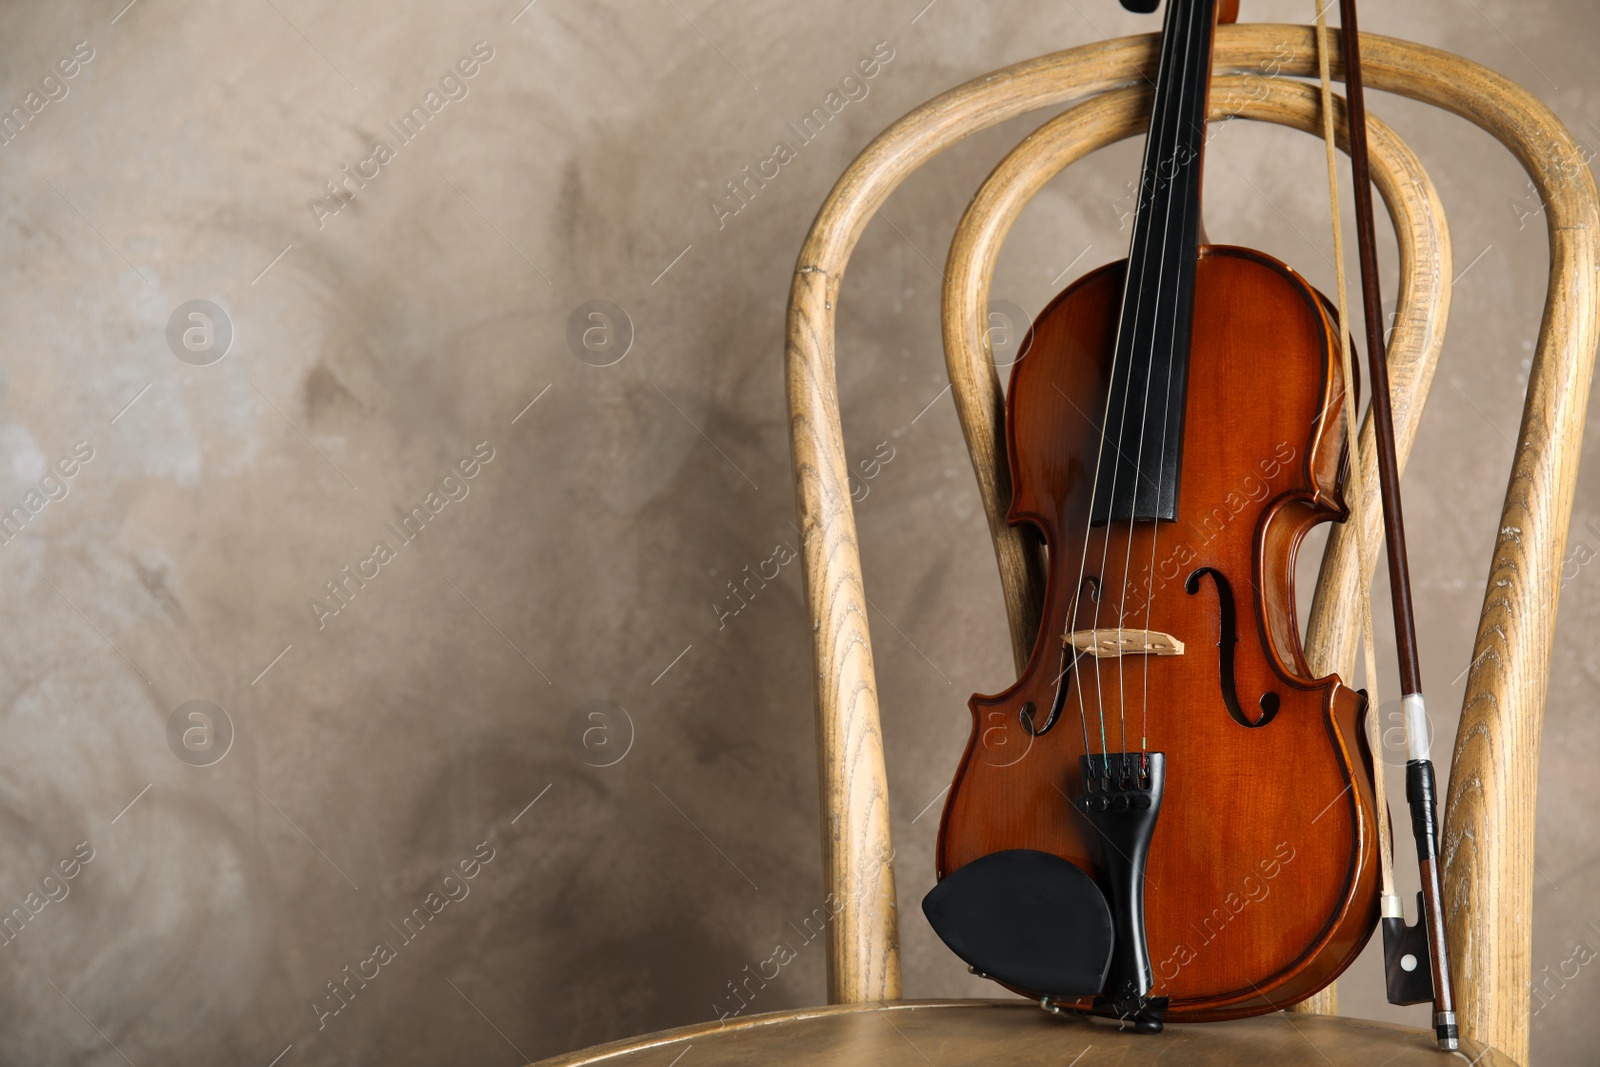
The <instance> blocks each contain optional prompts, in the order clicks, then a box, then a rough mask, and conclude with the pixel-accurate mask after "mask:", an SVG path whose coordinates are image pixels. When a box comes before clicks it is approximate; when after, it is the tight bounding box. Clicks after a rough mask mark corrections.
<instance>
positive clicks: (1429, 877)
mask: <svg viewBox="0 0 1600 1067" xmlns="http://www.w3.org/2000/svg"><path fill="white" fill-rule="evenodd" d="M1317 2H1318V10H1317V22H1318V27H1319V31H1321V32H1320V33H1319V45H1325V43H1326V26H1325V22H1324V18H1323V13H1324V11H1325V6H1324V0H1317ZM1339 21H1340V33H1341V36H1342V39H1343V44H1344V68H1345V79H1344V80H1345V99H1346V104H1347V114H1348V118H1349V127H1350V129H1349V135H1350V173H1351V178H1352V184H1353V185H1354V187H1355V220H1356V245H1357V252H1358V256H1359V259H1360V264H1361V298H1362V299H1361V302H1362V310H1363V312H1364V318H1365V320H1366V335H1367V363H1368V368H1369V371H1368V373H1369V378H1370V380H1371V382H1372V401H1371V414H1372V425H1373V435H1374V441H1375V443H1376V445H1377V460H1378V493H1379V498H1380V500H1381V501H1382V505H1383V519H1384V523H1383V530H1384V544H1385V548H1386V549H1387V555H1388V560H1389V591H1390V596H1391V599H1392V601H1393V607H1394V628H1395V645H1396V649H1397V652H1398V654H1399V661H1400V688H1401V708H1402V711H1403V714H1404V718H1405V735H1406V754H1407V760H1406V801H1407V803H1408V804H1409V806H1410V809H1411V831H1412V835H1413V837H1414V838H1415V840H1416V846H1417V865H1418V867H1419V868H1420V871H1421V876H1422V891H1421V892H1420V893H1418V894H1417V898H1418V918H1417V922H1416V924H1415V925H1412V926H1407V925H1406V922H1405V917H1404V915H1403V913H1402V912H1401V910H1400V909H1399V908H1398V907H1397V906H1395V905H1398V900H1397V899H1395V898H1393V897H1392V896H1386V898H1385V901H1384V909H1383V921H1382V922H1383V957H1384V973H1385V977H1386V982H1387V986H1388V989H1387V992H1388V997H1389V1002H1390V1003H1391V1004H1421V1003H1424V1002H1426V1001H1428V1000H1432V1001H1433V1007H1434V1011H1433V1027H1434V1034H1435V1036H1436V1037H1437V1038H1438V1041H1439V1047H1440V1048H1441V1049H1444V1050H1446V1051H1454V1050H1455V1049H1456V1048H1458V1047H1459V1044H1460V1031H1459V1028H1458V1026H1457V1023H1456V1013H1455V999H1454V995H1453V993H1452V990H1451V986H1450V960H1449V946H1448V943H1447V941H1446V938H1445V927H1444V891H1443V886H1442V883H1441V880H1440V873H1439V847H1438V823H1439V820H1438V797H1437V793H1438V790H1437V786H1436V782H1435V776H1434V771H1433V760H1432V758H1431V755H1430V751H1429V748H1430V742H1431V737H1430V731H1429V728H1428V718H1427V712H1426V708H1425V705H1424V703H1423V698H1422V667H1421V664H1420V662H1419V661H1418V658H1417V632H1416V619H1415V614H1414V611H1413V606H1412V599H1411V574H1410V567H1409V565H1408V563H1407V558H1406V539H1405V520H1404V517H1403V514H1402V512H1401V507H1400V467H1399V462H1398V460H1397V457H1396V452H1395V440H1394V412H1393V409H1392V407H1391V403H1390V399H1391V398H1390V392H1389V363H1388V354H1387V345H1386V343H1385V341H1384V322H1383V297H1382V293H1381V291H1380V289H1379V279H1378V253H1377V239H1376V231H1375V224H1374V221H1373V207H1372V178H1371V173H1370V170H1369V167H1368V162H1367V111H1366V101H1365V99H1364V95H1363V92H1362V81H1361V45H1360V31H1359V29H1358V26H1357V22H1356V5H1355V0H1339ZM1323 51H1324V54H1326V50H1325V48H1324V49H1323ZM1324 70H1326V67H1324ZM1337 225H1338V222H1337V214H1335V226H1336V227H1337ZM1340 273H1341V288H1342V264H1341V272H1340ZM1342 296H1343V294H1342V293H1341V298H1342ZM1340 311H1341V313H1343V311H1344V308H1343V303H1342V299H1341V307H1340ZM1340 329H1341V332H1342V333H1344V334H1345V335H1346V336H1348V329H1347V328H1346V327H1344V326H1343V325H1341V327H1340ZM1353 415H1354V413H1353V412H1352V416H1351V417H1353ZM1350 462H1351V464H1352V467H1355V466H1357V465H1359V463H1360V457H1359V455H1353V456H1352V457H1351V460H1350ZM1365 562H1366V561H1365V559H1363V560H1362V563H1363V578H1364V577H1365V573H1364V571H1365ZM1368 644H1369V648H1370V635H1369V639H1368ZM1369 662H1370V660H1369ZM1368 673H1369V674H1371V673H1372V672H1371V670H1370V669H1369V671H1368ZM1372 683H1373V679H1370V678H1369V679H1368V684H1369V685H1371V684H1372ZM1377 773H1378V774H1379V775H1381V774H1382V773H1383V768H1382V766H1381V765H1380V766H1379V767H1378V768H1377ZM1384 816H1385V817H1386V813H1384ZM1391 902H1392V903H1391ZM1421 954H1426V955H1427V957H1428V960H1429V964H1430V966H1429V967H1428V969H1427V970H1422V969H1420V968H1419V967H1418V963H1419V962H1420V961H1419V958H1418V957H1419V955H1421Z"/></svg>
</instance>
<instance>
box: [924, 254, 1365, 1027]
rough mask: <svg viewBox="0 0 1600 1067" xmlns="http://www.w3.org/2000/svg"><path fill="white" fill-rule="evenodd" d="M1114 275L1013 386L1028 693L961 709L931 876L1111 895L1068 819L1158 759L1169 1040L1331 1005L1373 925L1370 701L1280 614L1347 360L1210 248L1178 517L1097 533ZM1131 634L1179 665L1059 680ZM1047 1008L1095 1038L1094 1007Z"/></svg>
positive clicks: (1013, 516) (1068, 307)
mask: <svg viewBox="0 0 1600 1067" xmlns="http://www.w3.org/2000/svg"><path fill="white" fill-rule="evenodd" d="M1126 269H1127V261H1121V262H1117V263H1112V264H1109V265H1107V266H1105V267H1102V268H1100V269H1098V270H1096V271H1094V272H1092V273H1090V274H1089V275H1087V276H1086V277H1084V278H1083V279H1081V280H1080V281H1078V282H1077V283H1075V284H1074V285H1073V286H1072V287H1070V288H1069V289H1067V290H1066V291H1065V292H1063V293H1062V294H1061V295H1060V296H1058V297H1057V298H1056V299H1055V300H1054V301H1053V302H1052V303H1051V304H1050V305H1049V306H1048V307H1047V308H1046V309H1045V310H1044V311H1043V312H1042V313H1041V314H1040V316H1039V318H1038V320H1037V322H1036V323H1035V324H1034V327H1033V332H1032V339H1031V341H1030V342H1029V343H1028V345H1027V346H1026V347H1025V348H1024V351H1025V352H1026V355H1025V356H1024V357H1023V358H1022V359H1021V360H1020V361H1019V362H1018V363H1017V364H1016V365H1015V367H1014V368H1013V371H1012V378H1011V386H1010V389H1009V392H1008V394H1007V397H1006V405H1007V435H1008V436H1007V445H1008V448H1009V454H1010V462H1011V471H1012V479H1013V497H1012V502H1011V506H1010V514H1009V520H1010V522H1011V523H1012V524H1013V525H1016V524H1028V525H1031V526H1032V527H1034V528H1035V529H1036V530H1037V532H1038V534H1039V536H1040V537H1041V538H1042V539H1043V541H1044V543H1045V545H1046V546H1047V549H1048V557H1049V562H1048V585H1047V592H1046V596H1045V603H1044V611H1043V617H1042V619H1041V624H1040V628H1039V638H1038V642H1037V644H1036V646H1035V648H1034V650H1033V654H1032V657H1031V659H1030V661H1029V663H1028V665H1027V669H1026V670H1025V672H1024V673H1023V675H1022V677H1021V678H1019V679H1018V680H1017V682H1016V683H1015V684H1014V685H1013V686H1011V688H1009V689H1007V690H1006V691H1005V692H1003V693H1000V694H998V695H995V696H974V697H973V698H972V700H971V703H970V706H971V709H972V714H973V728H972V734H971V737H970V739H969V741H968V743H967V747H966V751H965V754H964V755H963V757H962V760H961V763H960V766H959V769H958V771H957V773H956V776H955V780H954V783H953V785H952V787H951V790H950V794H949V797H948V800H947V802H946V805H945V810H944V815H943V819H942V821H941V824H940V828H939V839H938V847H937V863H938V875H939V877H940V879H941V880H943V879H945V878H946V877H947V876H948V875H950V874H952V873H953V872H955V871H958V870H960V869H961V868H962V867H964V866H965V865H967V864H969V863H971V862H973V861H975V860H978V859H980V858H983V857H986V856H990V855H991V854H993V853H998V852H1004V851H1006V850H1013V849H1027V850H1034V851H1036V852H1042V853H1049V854H1052V855H1054V856H1058V857H1061V858H1062V859H1064V860H1066V861H1068V862H1069V863H1071V864H1072V865H1074V866H1075V867H1078V868H1080V869H1081V870H1083V871H1084V872H1086V873H1088V874H1089V875H1090V876H1092V877H1095V878H1097V879H1098V880H1100V881H1101V883H1102V887H1103V888H1104V889H1105V890H1106V892H1107V895H1108V897H1109V896H1111V895H1113V894H1112V888H1113V887H1110V886H1106V885H1104V883H1105V881H1106V878H1105V874H1104V872H1105V870H1106V862H1107V855H1106V853H1107V849H1108V847H1115V846H1114V845H1108V842H1107V840H1106V839H1105V835H1104V834H1101V833H1097V831H1096V829H1095V827H1094V826H1093V825H1092V824H1091V822H1090V819H1089V818H1088V817H1087V816H1086V815H1085V814H1084V811H1083V810H1082V808H1083V806H1084V805H1085V804H1086V803H1087V801H1086V800H1085V797H1084V793H1085V791H1086V789H1089V788H1090V787H1088V786H1086V784H1085V775H1084V773H1083V771H1082V769H1081V768H1082V767H1083V766H1085V764H1084V763H1083V758H1084V757H1085V756H1097V755H1100V754H1101V753H1103V752H1110V753H1133V754H1137V753H1140V752H1145V753H1150V752H1159V753H1162V754H1164V763H1165V771H1164V775H1165V786H1164V796H1161V797H1158V806H1159V818H1158V819H1157V820H1156V821H1155V824H1154V828H1153V833H1151V835H1150V837H1149V841H1148V858H1147V866H1146V867H1145V880H1144V901H1143V909H1144V916H1143V918H1144V932H1145V941H1146V944H1147V948H1148V967H1147V971H1148V972H1149V974H1150V976H1151V979H1152V980H1153V989H1150V990H1148V992H1149V993H1150V995H1152V996H1154V997H1164V998H1166V1006H1165V1007H1164V1009H1163V1010H1164V1015H1165V1017H1166V1018H1168V1019H1171V1020H1174V1021H1202V1020H1212V1019H1227V1018H1234V1017H1238V1016H1244V1015H1252V1014H1259V1013H1264V1012H1268V1011H1272V1010H1276V1009H1278V1008H1282V1007H1285V1006H1287V1005H1288V1004H1291V1003H1293V1002H1295V1001H1298V1000H1301V999H1303V998H1305V997H1307V996H1309V995H1311V994H1312V993H1314V992H1316V991H1317V990H1319V989H1321V988H1322V987H1324V986H1326V985H1327V984H1328V983H1329V982H1331V981H1332V980H1333V979H1334V978H1335V977H1336V976H1337V975H1338V974H1339V973H1340V972H1341V971H1342V970H1343V969H1344V968H1345V967H1346V966H1348V965H1349V963H1350V962H1351V961H1353V960H1354V958H1355V957H1356V955H1357V954H1358V953H1359V952H1360V950H1361V948H1362V947H1363V945H1364V944H1365V943H1366V940H1367V938H1368V936H1369V935H1370V934H1371V932H1372V930H1373V928H1374V926H1375V924H1376V921H1377V917H1378V886H1377V879H1378V859H1377V846H1376V824H1375V813H1374V808H1373V799H1372V792H1371V783H1372V773H1373V771H1372V759H1371V754H1370V752H1369V751H1368V749H1367V746H1366V740H1365V734H1364V732H1363V730H1362V729H1361V720H1362V716H1363V708H1364V704H1365V701H1364V698H1363V696H1362V695H1361V694H1359V693H1357V692H1354V691H1352V690H1351V689H1349V688H1347V687H1346V686H1345V685H1344V684H1343V683H1342V682H1340V680H1339V679H1338V678H1336V677H1334V676H1331V675H1329V676H1326V677H1316V676H1314V675H1313V673H1312V671H1311V670H1310V668H1309V666H1308V665H1307V663H1306V658H1305V653H1304V649H1303V647H1302V643H1301V639H1300V632H1299V624H1298V615H1297V614H1296V604H1295V555H1296V551H1297V549H1298V547H1299V545H1300V543H1301V541H1302V539H1303V538H1304V537H1305V535H1306V534H1307V532H1308V531H1309V530H1310V529H1311V528H1312V527H1314V526H1315V525H1317V524H1318V523H1321V522H1326V521H1330V520H1342V519H1343V518H1344V515H1345V510H1344V505H1343V503H1342V502H1341V499H1340V496H1339V490H1338V483H1339V475H1340V471H1341V464H1342V463H1343V462H1344V456H1343V451H1344V449H1343V436H1342V433H1343V427H1342V423H1341V419H1343V418H1344V417H1345V412H1346V410H1347V405H1346V404H1345V403H1344V398H1345V393H1346V390H1345V382H1344V380H1343V374H1342V370H1341V360H1340V358H1339V350H1338V342H1337V338H1338V334H1337V332H1336V327H1335V325H1334V323H1333V321H1332V318H1331V315H1330V312H1329V310H1328V307H1327V304H1326V301H1325V300H1324V299H1323V298H1322V297H1321V296H1320V295H1319V294H1318V293H1317V292H1316V291H1315V290H1314V289H1312V288H1311V287H1310V286H1309V285H1308V284H1307V283H1306V282H1305V281H1304V280H1303V279H1301V278H1300V277H1299V275H1297V274H1295V273H1294V272H1293V271H1292V270H1290V269H1289V268H1288V267H1286V266H1284V265H1283V264H1281V263H1279V262H1278V261H1276V260H1274V259H1272V258H1270V257H1268V256H1265V255H1263V254H1261V253H1258V252H1253V251H1249V250H1246V249H1240V248H1232V247H1225V246H1212V245H1207V246H1201V247H1200V249H1199V255H1198V260H1197V262H1196V265H1195V273H1194V300H1193V307H1194V311H1193V321H1192V327H1191V329H1190V334H1189V348H1188V366H1187V374H1188V386H1187V395H1186V398H1185V399H1184V403H1185V404H1186V413H1185V414H1184V417H1183V418H1182V420H1180V425H1181V426H1182V438H1183V448H1182V454H1181V456H1182V458H1181V469H1180V478H1179V484H1181V493H1179V494H1176V512H1175V514H1174V517H1173V518H1172V520H1171V521H1164V520H1163V521H1149V520H1142V521H1121V520H1118V519H1116V518H1111V519H1109V520H1102V521H1095V519H1094V516H1093V515H1092V514H1091V508H1092V498H1093V494H1094V492H1095V488H1094V482H1095V478H1096V470H1097V459H1096V457H1097V453H1098V452H1099V451H1101V450H1102V449H1103V447H1104V438H1103V435H1102V431H1101V428H1100V427H1101V424H1102V420H1104V419H1105V418H1106V417H1107V412H1108V402H1107V398H1108V391H1109V390H1110V388H1111V385H1110V376H1111V373H1112V368H1113V357H1112V353H1113V351H1114V350H1115V349H1116V345H1117V343H1118V342H1117V331H1118V309H1119V301H1120V299H1121V298H1122V295H1123V290H1124V277H1125V272H1126ZM1112 447H1115V445H1114V443H1113V445H1112ZM1130 462H1131V460H1130ZM1104 492H1105V489H1104V487H1103V486H1102V487H1101V493H1102V494H1104ZM1134 628H1137V630H1139V631H1143V632H1146V633H1151V634H1159V635H1162V637H1163V638H1164V639H1165V638H1172V639H1176V642H1175V646H1176V645H1178V644H1181V649H1182V651H1181V652H1180V653H1178V654H1171V649H1170V648H1168V649H1166V650H1165V651H1166V653H1167V654H1153V653H1146V654H1122V653H1118V654H1111V655H1103V656H1101V655H1091V654H1077V655H1075V656H1071V655H1068V656H1064V655H1063V644H1064V640H1065V635H1068V634H1084V633H1089V634H1094V635H1098V639H1100V640H1105V641H1107V642H1109V641H1111V636H1110V635H1118V634H1121V635H1123V636H1125V635H1126V633H1127V632H1128V631H1129V630H1131V629H1134ZM1119 639H1120V638H1119ZM1175 646H1174V647H1175ZM1119 647H1120V646H1119ZM1068 651H1069V652H1071V649H1069V650H1068ZM1064 667H1065V673H1063V668H1064ZM1052 708H1055V709H1058V715H1057V716H1055V717H1054V718H1053V719H1052V720H1049V721H1047V720H1046V709H1052ZM1143 758H1147V757H1143ZM1011 987H1012V988H1014V989H1015V990H1016V991H1017V992H1020V993H1023V994H1025V995H1029V996H1032V997H1035V998H1036V999H1037V998H1039V997H1040V996H1041V995H1050V994H1051V992H1052V991H1050V990H1040V989H1028V988H1019V987H1016V986H1011ZM1054 1002H1055V1004H1056V1005H1058V1006H1059V1007H1062V1008H1066V1009H1078V1010H1085V1011H1100V1012H1101V1013H1103V1014H1104V1013H1107V1012H1105V1010H1104V1005H1103V1004H1096V1003H1095V1001H1094V999H1093V998H1091V997H1087V996H1085V997H1082V998H1078V999H1073V998H1061V997H1056V998H1054Z"/></svg>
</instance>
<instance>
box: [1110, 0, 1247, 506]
mask: <svg viewBox="0 0 1600 1067" xmlns="http://www.w3.org/2000/svg"><path fill="white" fill-rule="evenodd" d="M1216 21H1217V0H1168V3H1167V15H1166V23H1165V25H1164V27H1163V29H1162V35H1161V61H1160V67H1159V70H1158V73H1157V75H1156V84H1155V97H1154V100H1153V101H1152V104H1151V112H1150V131H1149V134H1148V136H1147V137H1146V140H1145V153H1144V169H1143V172H1142V173H1141V175H1140V180H1139V203H1138V210H1137V213H1136V215H1135V217H1134V226H1133V242H1132V244H1131V246H1130V247H1129V250H1128V274H1127V283H1126V286H1125V288H1124V291H1123V297H1122V309H1121V315H1120V318H1119V320H1118V327H1117V347H1116V359H1115V362H1114V363H1113V364H1112V381H1111V394H1110V397H1109V405H1108V407H1107V411H1106V420H1105V427H1106V431H1105V432H1106V441H1105V446H1104V447H1103V448H1102V449H1101V454H1100V474H1099V482H1098V487H1097V491H1096V493H1095V504H1094V509H1093V521H1094V522H1096V523H1104V522H1108V521H1133V520H1138V519H1166V520H1168V521H1171V520H1173V519H1175V518H1176V516H1177V507H1178V488H1179V486H1178V472H1179V469H1180V467H1181V459H1182V452H1183V421H1184V407H1185V404H1184V401H1185V398H1186V395H1187V393H1186V385H1187V381H1188V363H1189V331H1190V325H1191V322H1192V320H1193V315H1194V273H1195V261H1196V259H1197V257H1198V255H1199V240H1200V167H1201V157H1202V152H1203V150H1204V148H1205V140H1206V123H1205V120H1206V98H1207V95H1208V90H1209V88H1210V84H1211V44H1212V38H1213V37H1214V36H1215V30H1216ZM1113 446H1115V447H1113ZM1134 467H1137V468H1138V469H1137V470H1135V469H1133V468H1134Z"/></svg>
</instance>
